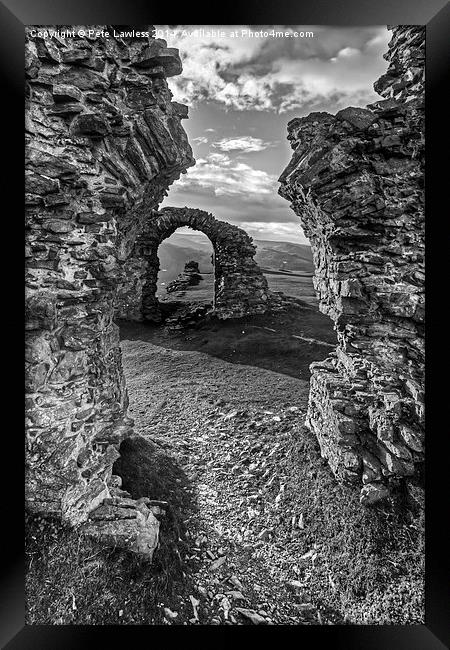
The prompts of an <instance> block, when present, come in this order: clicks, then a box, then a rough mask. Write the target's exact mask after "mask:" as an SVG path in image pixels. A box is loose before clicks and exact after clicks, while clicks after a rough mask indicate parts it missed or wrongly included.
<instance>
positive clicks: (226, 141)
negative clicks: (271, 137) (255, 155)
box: [212, 135, 278, 153]
mask: <svg viewBox="0 0 450 650" xmlns="http://www.w3.org/2000/svg"><path fill="white" fill-rule="evenodd" d="M275 144H278V143H274V142H265V141H264V140H261V138H254V137H253V136H251V135H246V136H241V137H239V138H222V140H219V141H218V142H214V143H213V145H212V146H213V147H216V148H217V149H220V150H221V151H242V152H243V153H252V152H256V151H264V149H267V148H269V147H273V146H275Z"/></svg>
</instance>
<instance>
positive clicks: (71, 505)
mask: <svg viewBox="0 0 450 650" xmlns="http://www.w3.org/2000/svg"><path fill="white" fill-rule="evenodd" d="M100 27H103V28H106V27H109V29H110V31H112V28H113V27H117V28H118V29H120V28H121V27H123V26H99V28H100ZM148 27H150V26H147V28H148ZM39 28H40V29H42V26H39ZM31 29H32V28H31V27H29V28H27V34H26V152H25V153H26V366H27V367H26V378H27V379H26V382H27V383H26V503H27V506H28V507H29V508H30V509H31V510H32V511H34V512H43V513H46V514H54V515H56V516H59V517H62V518H63V519H65V520H67V521H69V522H71V523H77V522H82V521H84V520H86V518H87V517H88V514H89V513H90V512H91V511H92V510H93V509H94V508H96V507H97V506H99V504H103V505H102V506H101V508H103V510H104V512H103V511H101V509H100V510H99V509H97V519H98V520H100V521H99V522H98V526H99V527H101V526H100V524H101V520H102V516H103V515H104V517H103V519H104V520H105V521H106V520H108V518H109V520H112V519H113V518H114V517H115V516H116V515H117V512H118V511H119V510H120V508H118V509H116V515H112V514H111V508H112V507H113V505H114V504H116V505H117V499H116V500H115V501H114V499H112V500H111V496H112V495H113V494H119V495H120V493H121V491H120V489H119V488H120V485H119V484H120V480H118V477H112V478H111V470H112V465H113V462H114V460H115V459H116V458H117V457H118V452H117V449H118V446H119V444H120V442H121V440H122V439H123V438H124V437H125V436H127V435H129V434H130V432H131V431H132V429H131V427H132V420H131V419H129V418H128V417H127V415H126V410H127V404H128V399H127V393H126V388H125V385H124V376H123V372H122V364H121V352H120V347H119V334H118V328H117V326H116V325H115V324H114V323H113V315H114V296H115V292H116V288H117V286H118V284H120V283H121V282H122V281H123V274H124V273H126V272H127V268H126V260H127V258H128V255H129V253H130V250H131V249H132V247H133V245H134V241H135V239H136V237H137V236H138V235H139V232H140V231H141V229H142V226H143V223H144V220H145V218H146V215H148V214H150V213H151V211H152V210H155V209H157V208H158V205H159V204H160V202H161V201H162V199H163V197H164V195H165V193H166V190H167V188H168V187H169V186H170V184H171V183H172V182H173V181H174V180H175V179H177V178H179V176H180V174H181V173H184V172H185V171H186V169H187V168H188V167H189V166H191V165H193V164H194V160H193V157H192V150H191V147H190V146H189V143H188V141H187V137H186V133H185V131H184V129H183V128H182V126H181V122H180V120H181V119H182V118H185V117H187V108H186V107H185V106H182V105H180V104H177V103H176V102H171V93H170V90H169V89H168V86H167V81H166V77H168V76H171V75H175V74H179V73H180V72H181V61H180V59H179V56H178V51H177V50H174V49H172V48H167V47H166V43H165V41H162V40H155V39H153V38H148V39H143V38H136V39H133V38H113V37H111V38H106V39H105V38H98V39H96V38H89V37H86V38H81V37H77V36H75V37H73V38H67V39H59V38H57V37H53V38H51V39H45V40H44V39H43V38H37V37H31V35H30V32H31ZM114 490H115V492H114ZM125 496H126V495H125ZM122 506H123V509H124V510H127V509H128V510H127V514H126V519H127V522H128V523H125V522H124V523H123V526H122V528H121V532H122V533H123V535H122V537H123V539H130V530H131V529H130V530H128V529H127V526H128V528H130V526H131V528H132V527H133V526H135V524H137V525H138V527H139V526H140V528H141V533H142V534H141V535H140V537H139V539H137V540H135V541H136V544H135V546H136V548H138V549H142V548H147V546H148V547H150V545H151V543H153V542H154V536H153V538H152V539H153V542H152V540H150V541H149V542H148V538H149V536H150V537H152V526H153V528H154V526H155V525H156V524H155V521H154V520H152V521H150V519H151V518H149V510H148V509H146V508H145V507H144V506H143V505H142V504H134V505H133V503H132V502H131V500H129V502H128V503H125V502H124V503H122ZM131 510H133V513H134V515H133V516H134V518H135V521H134V522H131V523H130V520H131V519H132V515H130V512H131ZM102 512H103V515H102ZM99 513H100V514H99ZM119 514H120V513H119ZM105 521H104V522H103V523H104V532H106V533H108V531H109V529H110V528H111V524H106V523H105ZM156 523H157V522H156ZM146 526H147V528H146ZM116 532H117V530H116ZM119 532H120V531H119ZM116 539H117V535H116ZM147 542H148V544H147Z"/></svg>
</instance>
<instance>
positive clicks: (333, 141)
mask: <svg viewBox="0 0 450 650" xmlns="http://www.w3.org/2000/svg"><path fill="white" fill-rule="evenodd" d="M391 30H392V33H393V35H392V39H391V41H390V43H389V51H388V53H387V54H386V55H385V58H386V59H387V60H388V61H389V68H388V71H387V73H386V74H385V75H383V77H381V79H379V80H378V81H377V82H376V83H375V86H374V87H375V89H376V90H377V91H378V92H379V93H380V94H381V95H382V96H383V97H384V99H382V100H380V101H378V102H376V103H374V104H372V105H371V106H369V107H367V108H366V109H364V108H346V109H344V110H342V111H339V112H338V113H337V114H336V115H330V114H328V113H312V114H310V115H308V116H307V117H303V118H297V119H294V120H291V122H289V125H288V139H289V140H290V142H291V146H292V148H293V149H294V154H293V156H292V160H291V162H290V163H289V165H288V167H287V168H286V169H285V171H284V172H283V174H282V175H281V177H280V179H279V180H280V182H281V187H280V190H279V192H280V194H281V196H283V197H285V198H286V199H288V200H289V201H291V207H292V209H293V210H294V211H295V212H296V213H297V214H298V215H299V217H300V219H301V223H302V226H303V228H304V231H305V234H306V235H307V237H308V238H309V240H310V242H311V246H312V251H313V257H314V264H315V287H316V291H317V294H318V297H319V300H320V308H321V310H322V311H323V312H324V313H326V314H328V315H329V316H330V317H331V318H332V319H333V320H334V322H335V327H336V331H337V336H338V347H337V350H336V352H335V353H334V354H331V355H330V357H329V358H328V359H327V360H326V361H324V362H321V363H315V364H312V366H311V371H312V378H311V390H310V398H309V411H308V423H309V426H310V428H311V429H312V430H313V431H314V432H315V434H316V435H317V438H318V440H319V443H320V446H321V450H322V454H323V456H324V457H325V458H327V459H328V461H329V463H330V466H331V468H332V470H333V472H334V473H335V475H336V476H337V477H339V478H341V479H344V480H346V481H350V482H354V483H356V484H360V483H361V482H362V484H363V487H362V491H361V501H362V502H363V503H372V502H375V501H377V500H379V499H380V498H382V497H384V496H385V495H387V493H388V490H389V486H390V485H392V484H396V483H397V482H398V481H399V480H400V479H405V478H408V477H412V476H413V475H414V474H415V472H416V470H417V468H418V467H419V466H420V465H421V464H422V462H423V460H424V63H425V28H424V27H420V26H409V27H393V28H391Z"/></svg>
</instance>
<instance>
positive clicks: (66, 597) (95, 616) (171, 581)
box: [26, 437, 197, 625]
mask: <svg viewBox="0 0 450 650" xmlns="http://www.w3.org/2000/svg"><path fill="white" fill-rule="evenodd" d="M121 454H122V455H121V458H120V459H118V461H116V463H115V466H114V472H115V473H116V474H119V475H120V476H122V480H123V487H124V489H126V490H127V491H129V492H130V493H131V495H132V496H133V497H135V498H138V497H140V496H149V497H150V498H152V499H157V500H164V501H168V502H169V506H168V508H167V511H166V515H165V517H162V518H161V520H160V521H161V527H160V541H159V546H158V549H157V550H156V552H155V554H154V557H153V562H152V564H150V563H149V562H148V560H146V559H145V558H139V557H137V556H135V555H134V554H132V553H128V552H125V551H123V550H120V549H114V548H104V547H102V546H101V544H99V543H97V542H96V541H94V540H93V539H91V538H89V537H87V536H86V535H84V533H83V532H82V530H81V529H80V528H76V527H75V528H72V527H69V526H67V525H64V524H62V523H61V522H60V521H58V520H56V519H52V518H42V517H39V516H34V515H30V514H27V517H26V557H27V569H28V570H27V577H26V595H27V607H26V611H27V624H41V625H43V624H47V625H48V624H60V625H74V624H87V625H111V624H126V625H133V624H161V623H162V622H163V616H164V611H163V606H166V607H169V608H170V607H171V606H172V607H175V605H176V603H178V602H179V595H180V594H183V593H184V592H186V594H188V593H192V591H191V589H192V587H191V586H190V585H191V578H190V575H189V572H188V571H187V568H186V564H185V557H186V556H187V555H189V544H190V543H192V542H189V540H188V539H187V538H186V535H185V525H184V520H185V519H186V518H187V517H188V516H189V515H190V514H191V513H192V512H196V509H197V506H196V503H195V501H194V500H193V498H192V494H191V491H190V489H189V488H190V486H189V481H188V479H187V477H186V475H185V474H184V472H183V471H182V470H181V469H180V468H179V467H178V466H177V465H176V464H175V463H174V462H173V460H172V459H170V458H169V457H167V456H166V455H165V454H164V453H162V452H161V451H160V449H158V448H157V447H156V446H155V445H152V444H151V443H149V442H147V441H146V440H144V439H142V438H139V437H133V438H130V439H127V440H125V441H124V442H123V443H122V445H121ZM175 595H176V596H177V600H176V602H175V603H174V597H175ZM186 599H188V598H187V596H186Z"/></svg>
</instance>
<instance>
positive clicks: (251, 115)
mask: <svg viewBox="0 0 450 650" xmlns="http://www.w3.org/2000/svg"><path fill="white" fill-rule="evenodd" d="M157 29H160V30H162V31H161V33H160V36H161V37H163V38H164V39H165V40H166V41H167V44H168V46H169V47H176V48H178V49H179V51H180V56H181V60H182V63H183V72H182V73H181V75H178V76H175V77H170V78H169V79H168V83H169V87H170V89H171V91H172V93H173V99H174V100H175V101H178V102H181V103H183V104H187V105H188V106H189V119H187V120H183V122H182V124H183V126H184V128H185V130H186V132H187V134H188V137H189V141H190V143H191V146H192V149H193V152H194V157H195V159H196V165H195V166H194V167H191V168H190V169H189V170H188V172H187V173H186V174H183V175H182V176H181V178H180V180H178V181H175V183H174V184H173V185H172V186H171V188H170V189H169V194H168V197H167V198H166V199H165V201H164V202H163V204H162V207H164V206H167V205H172V206H176V207H183V206H188V207H196V208H201V209H203V210H207V211H208V212H212V213H213V214H214V216H215V217H216V218H217V219H221V220H225V221H228V222H230V223H233V224H235V225H237V226H240V227H242V228H244V229H245V230H246V231H247V232H248V234H249V235H250V236H251V237H253V238H254V239H266V240H277V241H289V242H295V243H306V242H307V239H306V238H305V236H304V234H303V231H302V229H301V227H300V223H299V218H298V217H297V216H296V215H295V213H294V212H293V211H292V210H291V209H290V207H289V202H288V201H286V200H285V199H282V198H281V197H280V196H279V195H278V194H277V190H278V187H279V183H278V182H277V179H278V178H279V176H280V175H281V173H282V171H283V169H284V168H285V167H286V165H287V164H288V162H289V160H290V158H291V155H292V150H291V148H290V146H289V142H288V140H287V138H286V136H287V123H288V122H289V120H291V119H292V118H294V117H302V116H305V115H308V113H311V112H313V111H327V112H329V113H332V114H334V113H336V112H337V111H339V110H341V109H342V108H345V107H347V106H366V104H368V103H371V102H374V101H377V100H378V99H380V97H379V95H377V93H375V91H374V90H373V83H374V81H376V80H377V79H378V77H380V76H381V75H382V74H384V72H385V71H386V69H387V65H388V64H387V62H386V61H385V59H384V58H383V54H384V53H385V52H386V51H387V44H388V42H389V40H390V32H389V31H388V30H387V28H386V27H385V26H374V27H367V26H364V27H359V28H358V27H351V28H343V27H329V26H326V27H325V26H307V27H305V26H292V25H291V26H288V27H275V28H273V27H272V26H271V27H267V26H265V27H264V26H251V27H248V26H230V25H225V26H223V25H222V26H210V25H207V26H205V25H202V26H192V25H191V26H179V25H178V26H175V27H174V26H171V27H170V28H169V27H168V26H161V25H158V26H157ZM272 29H275V30H276V31H283V32H284V31H288V30H290V33H292V32H294V31H297V32H298V33H301V32H303V33H305V32H306V31H309V32H313V34H314V35H313V37H311V36H309V37H306V36H305V37H303V38H302V37H300V36H298V37H296V36H283V37H275V36H273V35H270V32H271V30H272ZM167 30H169V31H167ZM245 30H247V31H251V32H253V34H255V33H257V32H259V31H261V30H262V31H265V32H267V36H255V35H249V34H245ZM220 32H222V34H220ZM231 34H235V36H231ZM186 232H188V230H187V229H186Z"/></svg>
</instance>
